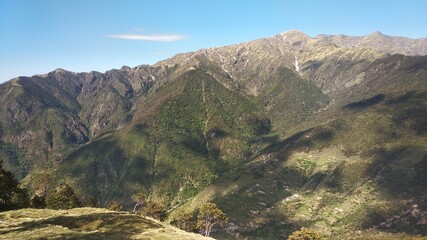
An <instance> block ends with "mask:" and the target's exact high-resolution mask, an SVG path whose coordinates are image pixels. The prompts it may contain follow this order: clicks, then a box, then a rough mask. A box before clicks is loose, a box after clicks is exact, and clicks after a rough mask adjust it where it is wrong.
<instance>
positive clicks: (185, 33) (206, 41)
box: [0, 0, 427, 83]
mask: <svg viewBox="0 0 427 240" xmlns="http://www.w3.org/2000/svg"><path fill="white" fill-rule="evenodd" d="M426 12H427V1H426V0H400V1H397V0H293V1H291V0H170V1H166V0H138V1H137V0H134V1H132V0H70V1H66V0H0V83H1V82H4V81H7V80H10V79H12V78H14V77H17V76H32V75H35V74H41V73H47V72H50V71H53V70H54V69H56V68H63V69H66V70H70V71H74V72H87V71H92V70H95V71H100V72H105V71H106V70H109V69H112V68H121V67H122V66H124V65H126V66H130V67H134V66H137V65H141V64H153V63H155V62H157V61H160V60H162V59H165V58H168V57H172V56H173V55H175V54H177V53H182V52H189V51H195V50H198V49H201V48H209V47H216V46H225V45H230V44H234V43H240V42H246V41H250V40H255V39H258V38H262V37H269V36H272V35H275V34H278V33H281V32H285V31H288V30H294V29H296V30H300V31H303V32H304V33H306V34H307V35H309V36H312V37H314V36H316V35H318V34H345V35H352V36H360V35H367V34H370V33H372V32H375V31H381V32H382V33H384V34H386V35H392V36H405V37H410V38H422V37H427V14H426Z"/></svg>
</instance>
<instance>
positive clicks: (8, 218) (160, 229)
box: [0, 208, 211, 240]
mask: <svg viewBox="0 0 427 240" xmlns="http://www.w3.org/2000/svg"><path fill="white" fill-rule="evenodd" d="M0 239H153V240H154V239H184V240H185V239H211V238H205V237H203V236H201V235H198V234H194V233H188V232H185V231H182V230H180V229H178V228H175V227H173V226H170V225H167V224H164V223H161V222H159V221H156V220H154V219H150V218H145V217H141V216H139V215H135V214H130V213H127V212H114V211H109V210H106V209H101V208H75V209H70V210H48V209H20V210H14V211H7V212H2V213H0Z"/></svg>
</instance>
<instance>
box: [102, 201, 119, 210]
mask: <svg viewBox="0 0 427 240" xmlns="http://www.w3.org/2000/svg"><path fill="white" fill-rule="evenodd" d="M105 208H107V209H108V210H111V211H122V210H123V206H122V205H120V203H118V202H116V201H112V202H109V203H108V204H107V205H106V206H105Z"/></svg>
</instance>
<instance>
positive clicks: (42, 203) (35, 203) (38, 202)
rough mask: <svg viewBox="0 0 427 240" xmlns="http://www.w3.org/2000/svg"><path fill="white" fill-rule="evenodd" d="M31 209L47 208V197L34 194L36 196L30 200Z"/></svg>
mask: <svg viewBox="0 0 427 240" xmlns="http://www.w3.org/2000/svg"><path fill="white" fill-rule="evenodd" d="M30 207H32V208H45V207H46V199H45V197H44V196H39V195H37V194H34V196H33V197H32V198H31V199H30Z"/></svg>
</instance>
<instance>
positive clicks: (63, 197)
mask: <svg viewBox="0 0 427 240" xmlns="http://www.w3.org/2000/svg"><path fill="white" fill-rule="evenodd" d="M80 206H81V204H80V200H79V199H78V197H77V195H76V194H75V193H74V190H73V189H72V188H71V187H70V186H69V185H68V184H63V185H62V186H60V187H57V188H56V189H55V190H54V191H53V192H51V193H50V194H49V195H48V196H47V198H46V207H47V208H50V209H70V208H75V207H80Z"/></svg>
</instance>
